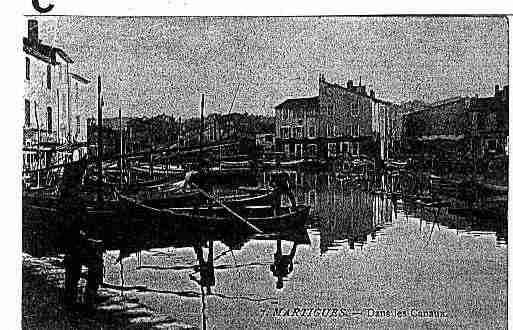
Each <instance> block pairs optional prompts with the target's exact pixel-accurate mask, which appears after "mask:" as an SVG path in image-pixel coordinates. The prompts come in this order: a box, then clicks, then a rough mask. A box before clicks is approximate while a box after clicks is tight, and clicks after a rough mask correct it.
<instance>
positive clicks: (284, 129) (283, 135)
mask: <svg viewBox="0 0 513 330" xmlns="http://www.w3.org/2000/svg"><path fill="white" fill-rule="evenodd" d="M289 132H290V129H289V127H286V126H285V127H282V128H281V129H280V133H281V134H280V135H281V138H282V139H288V138H289Z"/></svg>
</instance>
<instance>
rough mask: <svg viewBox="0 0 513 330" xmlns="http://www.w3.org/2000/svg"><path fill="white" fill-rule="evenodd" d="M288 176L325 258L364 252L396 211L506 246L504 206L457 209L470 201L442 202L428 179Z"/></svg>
mask: <svg viewBox="0 0 513 330" xmlns="http://www.w3.org/2000/svg"><path fill="white" fill-rule="evenodd" d="M287 173H288V174H289V176H290V179H291V181H292V183H293V185H294V188H295V194H296V196H297V200H298V203H304V204H307V205H310V206H311V208H312V209H311V216H312V223H311V227H312V228H314V229H315V231H316V233H317V234H318V235H320V251H321V254H323V253H326V252H327V251H329V250H337V249H340V248H341V247H342V246H347V247H348V248H349V249H355V247H360V248H363V246H364V245H365V244H367V243H369V242H373V241H375V240H376V237H378V236H379V235H380V234H383V230H384V229H385V228H387V227H390V226H391V225H392V223H393V221H395V219H397V217H398V212H399V213H402V214H403V215H404V216H405V217H406V219H407V220H408V218H409V217H415V218H419V219H420V221H421V222H422V221H428V222H431V223H436V224H438V226H440V225H442V226H443V227H445V228H448V229H456V230H457V231H458V232H460V231H462V232H465V233H467V234H472V235H473V236H485V235H488V236H489V235H495V236H496V241H497V244H506V243H507V217H506V216H505V213H504V209H505V207H504V206H503V205H502V206H499V207H497V206H490V207H488V208H486V209H485V210H484V211H481V212H480V211H479V210H478V209H476V208H470V209H468V208H456V207H457V206H461V205H466V204H467V201H465V200H458V199H443V201H442V200H441V199H440V198H441V197H440V196H441V195H436V197H435V195H434V193H433V191H432V187H433V184H432V183H430V181H429V180H428V179H426V178H420V177H419V178H417V177H415V176H413V175H412V174H411V173H389V174H387V175H379V176H372V175H366V176H364V175H358V174H349V175H346V176H338V175H336V174H335V173H315V172H304V171H293V170H289V171H287ZM269 178H270V174H269V173H265V174H263V175H262V176H261V177H260V178H259V183H260V184H262V185H267V184H268V183H269ZM418 194H420V195H418ZM418 196H420V197H418ZM419 198H421V199H422V201H421V200H419ZM444 201H445V202H444ZM283 202H285V203H286V201H285V200H283ZM446 204H447V205H446ZM449 204H450V205H452V207H449V206H448V205H449ZM455 206H456V207H455ZM501 208H502V209H501ZM506 209H507V208H506ZM495 210H499V211H498V212H496V211H495ZM492 215H493V216H492Z"/></svg>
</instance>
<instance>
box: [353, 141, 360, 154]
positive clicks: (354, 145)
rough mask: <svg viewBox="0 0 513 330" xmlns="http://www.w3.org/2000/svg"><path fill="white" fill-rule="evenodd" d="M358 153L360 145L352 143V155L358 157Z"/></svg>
mask: <svg viewBox="0 0 513 330" xmlns="http://www.w3.org/2000/svg"><path fill="white" fill-rule="evenodd" d="M359 151H360V145H359V144H358V142H355V143H353V155H355V156H358V154H359Z"/></svg>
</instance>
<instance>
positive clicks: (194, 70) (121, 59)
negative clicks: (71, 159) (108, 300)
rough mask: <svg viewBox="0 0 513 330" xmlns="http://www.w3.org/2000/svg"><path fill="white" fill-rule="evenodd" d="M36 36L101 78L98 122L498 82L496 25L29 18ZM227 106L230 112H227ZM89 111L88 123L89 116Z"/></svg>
mask: <svg viewBox="0 0 513 330" xmlns="http://www.w3.org/2000/svg"><path fill="white" fill-rule="evenodd" d="M38 20H39V29H40V32H39V34H40V39H42V40H43V42H45V43H47V44H50V45H53V46H56V47H60V48H62V49H63V50H64V51H65V52H66V53H68V55H69V56H70V57H71V58H72V59H73V60H74V61H75V63H74V65H73V66H74V67H73V71H74V72H76V73H78V74H80V75H82V76H84V77H86V78H88V79H91V80H94V84H91V85H90V91H91V92H90V93H88V95H85V96H84V98H86V99H87V101H88V102H91V104H92V106H91V111H95V106H96V101H95V97H96V96H95V89H96V79H97V77H98V75H101V77H102V85H103V90H104V100H105V104H106V105H105V114H104V116H105V117H109V116H116V115H117V113H118V109H119V108H120V107H121V109H122V112H123V115H124V116H134V117H135V116H137V117H140V116H153V115H158V114H162V113H165V114H168V115H174V116H175V117H179V116H180V117H182V118H190V117H193V116H199V108H200V100H201V94H202V93H203V94H205V97H206V105H205V108H206V109H205V111H206V114H209V113H212V112H220V113H228V111H230V108H232V110H231V111H232V112H248V113H254V114H263V115H272V114H273V108H274V106H276V105H278V104H279V103H281V102H282V101H284V100H285V99H287V98H293V97H307V96H315V95H318V77H319V74H321V73H322V74H324V75H325V77H326V80H327V81H329V82H334V83H338V84H342V85H345V84H346V82H347V80H348V79H352V80H353V81H354V82H355V83H358V81H359V80H360V77H361V81H362V84H363V85H366V86H368V89H369V88H371V89H373V90H374V91H375V92H376V96H377V97H378V98H381V99H384V100H387V101H391V102H395V103H402V102H405V101H411V100H415V99H416V100H422V101H425V102H434V101H437V100H441V99H445V98H450V97H455V96H472V95H475V94H479V95H482V96H490V95H492V94H493V90H494V85H496V84H498V85H500V86H501V87H502V86H503V85H506V84H508V22H507V19H506V18H503V17H77V16H65V17H45V18H42V17H38ZM232 102H233V106H232ZM94 114H95V113H94V112H93V113H92V114H91V115H92V116H93V115H94Z"/></svg>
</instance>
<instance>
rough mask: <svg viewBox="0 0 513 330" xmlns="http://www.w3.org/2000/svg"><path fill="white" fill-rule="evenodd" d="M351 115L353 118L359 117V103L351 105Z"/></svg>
mask: <svg viewBox="0 0 513 330" xmlns="http://www.w3.org/2000/svg"><path fill="white" fill-rule="evenodd" d="M351 114H352V115H353V117H358V102H353V103H351Z"/></svg>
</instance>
